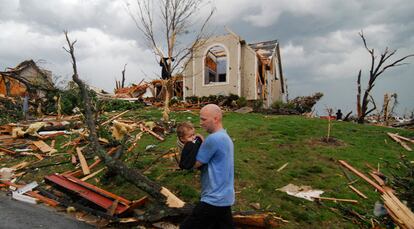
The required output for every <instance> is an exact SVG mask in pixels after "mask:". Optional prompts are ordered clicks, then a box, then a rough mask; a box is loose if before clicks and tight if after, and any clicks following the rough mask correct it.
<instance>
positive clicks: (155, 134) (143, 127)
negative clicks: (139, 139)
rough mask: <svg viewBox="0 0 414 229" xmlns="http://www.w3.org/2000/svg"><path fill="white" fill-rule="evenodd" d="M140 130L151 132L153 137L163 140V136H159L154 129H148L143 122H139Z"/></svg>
mask: <svg viewBox="0 0 414 229" xmlns="http://www.w3.org/2000/svg"><path fill="white" fill-rule="evenodd" d="M140 127H141V130H142V131H145V132H147V133H149V134H151V135H152V136H154V137H155V138H157V139H158V140H160V141H164V138H163V137H161V136H159V135H158V134H157V133H155V132H154V131H152V130H150V129H149V128H147V127H146V126H144V125H143V124H140Z"/></svg>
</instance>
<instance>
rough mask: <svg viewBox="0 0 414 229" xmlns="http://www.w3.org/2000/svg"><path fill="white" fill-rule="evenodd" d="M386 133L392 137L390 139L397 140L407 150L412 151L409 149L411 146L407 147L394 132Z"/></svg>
mask: <svg viewBox="0 0 414 229" xmlns="http://www.w3.org/2000/svg"><path fill="white" fill-rule="evenodd" d="M387 134H388V136H390V138H392V140H394V141H396V142H398V143H399V144H400V145H401V146H402V147H404V149H406V150H407V151H413V150H412V149H411V147H409V146H408V145H407V144H406V143H405V142H403V141H401V140H400V139H399V138H398V137H396V136H395V134H393V133H387Z"/></svg>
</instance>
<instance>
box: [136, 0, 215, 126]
mask: <svg viewBox="0 0 414 229" xmlns="http://www.w3.org/2000/svg"><path fill="white" fill-rule="evenodd" d="M204 2H205V0H157V1H153V0H137V6H138V10H137V12H136V13H135V14H134V13H132V12H131V11H129V12H130V16H131V17H132V19H133V20H134V22H135V25H136V27H137V28H138V30H139V31H140V32H142V34H143V36H144V38H145V40H146V41H147V45H148V47H149V48H150V49H151V50H152V51H153V53H154V54H155V57H156V58H155V59H156V61H157V63H159V64H160V66H161V67H162V70H163V71H162V76H161V78H162V79H163V80H164V81H165V82H163V83H162V85H163V90H165V98H164V100H165V104H164V112H163V117H164V119H167V120H165V121H168V117H169V116H168V113H169V108H168V107H169V106H168V101H169V99H170V98H171V97H172V95H171V93H172V91H173V90H172V87H173V86H174V84H173V82H172V81H171V76H173V75H174V74H177V73H181V71H182V70H183V69H184V67H183V62H184V61H185V60H186V59H188V58H189V57H191V55H192V54H193V53H194V50H196V49H197V48H199V47H200V46H201V45H202V44H203V42H204V41H205V40H206V35H205V32H204V31H205V28H206V25H207V23H208V21H209V20H210V18H211V17H212V15H213V13H214V8H212V9H211V10H210V11H209V13H208V15H207V17H206V18H205V19H204V20H203V21H202V22H201V27H200V28H199V29H197V30H198V31H197V32H194V38H193V40H192V41H191V42H190V43H189V44H187V45H186V44H183V43H182V38H183V36H184V35H189V34H190V30H191V28H192V27H193V26H194V25H196V24H197V23H194V22H195V21H196V20H195V18H196V16H197V14H198V13H199V12H200V7H201V6H203V5H204ZM155 5H157V6H158V8H154V6H155Z"/></svg>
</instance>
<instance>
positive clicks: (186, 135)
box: [177, 122, 195, 143]
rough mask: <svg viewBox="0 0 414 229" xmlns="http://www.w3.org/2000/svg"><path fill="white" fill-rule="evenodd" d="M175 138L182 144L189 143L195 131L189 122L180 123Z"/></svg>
mask: <svg viewBox="0 0 414 229" xmlns="http://www.w3.org/2000/svg"><path fill="white" fill-rule="evenodd" d="M177 137H178V140H180V141H181V142H182V143H187V142H191V141H193V140H194V138H195V129H194V126H193V124H192V123H191V122H182V123H180V124H178V126H177Z"/></svg>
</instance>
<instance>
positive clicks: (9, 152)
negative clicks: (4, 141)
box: [0, 147, 16, 155]
mask: <svg viewBox="0 0 414 229" xmlns="http://www.w3.org/2000/svg"><path fill="white" fill-rule="evenodd" d="M0 151H1V152H5V153H7V154H9V155H15V154H16V152H14V151H13V150H9V149H6V148H3V147H0Z"/></svg>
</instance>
